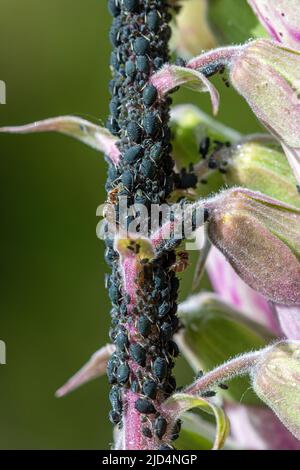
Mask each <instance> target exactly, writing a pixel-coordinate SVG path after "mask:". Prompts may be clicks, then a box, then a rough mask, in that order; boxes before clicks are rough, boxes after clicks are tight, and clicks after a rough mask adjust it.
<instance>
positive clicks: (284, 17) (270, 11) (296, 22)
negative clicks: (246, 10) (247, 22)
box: [248, 0, 300, 49]
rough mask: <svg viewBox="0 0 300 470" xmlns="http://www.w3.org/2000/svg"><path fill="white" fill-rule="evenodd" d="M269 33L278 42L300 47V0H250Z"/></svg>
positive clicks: (296, 47)
mask: <svg viewBox="0 0 300 470" xmlns="http://www.w3.org/2000/svg"><path fill="white" fill-rule="evenodd" d="M248 3H249V5H250V6H251V7H252V9H253V11H254V13H255V14H256V16H257V17H258V19H259V21H260V22H261V24H262V25H263V26H264V27H265V28H266V30H267V31H268V33H269V34H270V35H271V36H272V37H273V39H275V40H276V41H278V42H281V43H283V44H286V45H287V46H290V47H293V48H295V49H299V48H300V5H299V1H298V0H248Z"/></svg>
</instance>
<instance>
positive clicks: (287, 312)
mask: <svg viewBox="0 0 300 470" xmlns="http://www.w3.org/2000/svg"><path fill="white" fill-rule="evenodd" d="M274 308H275V311H276V313H277V316H278V321H279V324H280V327H281V330H282V332H283V333H284V334H285V336H286V337H287V338H289V339H296V340H300V305H295V306H293V307H285V306H284V305H275V306H274Z"/></svg>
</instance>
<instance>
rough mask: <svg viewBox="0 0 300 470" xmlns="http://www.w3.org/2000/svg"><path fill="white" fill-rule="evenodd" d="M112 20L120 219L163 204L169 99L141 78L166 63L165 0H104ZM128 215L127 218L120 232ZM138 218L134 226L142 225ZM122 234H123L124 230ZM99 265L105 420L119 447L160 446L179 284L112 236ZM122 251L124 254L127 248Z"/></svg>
mask: <svg viewBox="0 0 300 470" xmlns="http://www.w3.org/2000/svg"><path fill="white" fill-rule="evenodd" d="M108 7H109V11H110V13H111V14H112V16H113V21H112V26H111V30H110V40H111V43H112V46H113V51H112V53H111V68H112V74H113V78H112V80H111V81H110V85H109V88H110V93H111V101H110V113H111V114H110V117H109V119H108V121H107V128H108V129H109V130H110V132H111V133H112V134H114V135H115V136H117V137H118V138H119V143H118V147H119V149H120V152H121V158H120V163H119V165H118V166H115V165H113V164H111V163H110V166H109V171H108V179H107V183H106V190H107V192H108V201H109V202H110V203H112V204H113V205H114V209H115V211H116V214H117V215H118V214H119V212H120V201H121V199H120V198H121V197H123V198H127V205H128V206H129V207H130V206H131V205H133V204H141V205H143V206H144V207H146V208H147V209H149V208H150V206H151V204H163V203H166V201H167V198H168V196H169V195H170V193H171V191H172V190H173V188H174V173H173V165H174V163H173V160H172V158H171V156H170V153H171V150H172V147H171V144H170V129H169V127H168V121H169V106H170V104H171V99H170V98H169V97H166V98H159V97H158V93H157V90H156V88H155V87H154V86H153V85H151V84H149V76H150V74H152V73H153V72H155V71H157V70H158V69H160V68H161V67H162V65H163V64H164V63H166V62H167V61H168V59H169V50H168V41H169V39H170V35H171V30H170V27H169V24H168V23H169V22H170V19H171V14H172V13H173V12H174V11H172V6H171V5H170V2H168V1H166V0H109V1H108ZM132 220H133V216H132V215H129V216H128V217H127V220H126V223H125V225H126V226H127V227H128V226H129V224H130V223H131V222H132ZM145 222H146V223H147V222H148V220H147V221H143V223H145ZM127 227H126V228H127ZM106 245H107V248H106V261H107V263H108V264H109V266H110V267H111V269H112V274H111V275H110V276H109V277H108V282H107V287H108V291H109V296H110V299H111V301H112V309H111V317H112V326H111V330H110V337H111V340H112V341H113V342H114V344H115V346H116V352H115V353H114V354H113V356H112V357H111V359H110V361H109V364H108V368H107V370H108V378H109V382H110V383H111V385H112V389H111V392H110V401H111V404H112V410H111V412H110V419H111V421H112V423H113V424H115V425H117V426H118V427H119V429H120V439H119V444H117V447H118V448H120V449H168V448H172V447H171V444H170V442H171V441H172V439H175V438H176V437H177V435H178V432H179V426H180V424H179V422H178V423H177V425H176V426H175V428H174V425H172V428H171V429H170V427H171V426H169V423H168V419H167V417H166V416H163V414H162V413H161V412H160V405H161V403H162V401H164V400H165V399H166V398H167V397H168V396H169V395H170V394H171V393H172V392H173V391H174V390H175V389H176V381H175V378H174V377H173V375H172V369H173V366H174V357H176V356H177V355H178V348H177V345H176V344H175V343H174V342H173V341H172V337H173V335H174V333H175V332H176V331H177V330H178V323H179V322H178V319H177V316H176V310H177V302H176V299H177V291H178V287H179V281H178V279H177V277H176V275H175V272H174V271H173V270H172V269H170V268H171V266H172V265H173V264H174V262H175V259H176V255H175V252H174V250H173V249H172V243H170V246H169V248H170V249H169V251H167V252H166V253H165V254H162V255H161V256H159V257H158V258H156V259H155V260H154V261H153V262H144V263H140V262H139V261H138V260H137V253H136V251H135V250H134V249H132V251H130V246H128V248H129V249H128V253H129V255H127V256H126V257H122V256H120V252H118V250H117V249H116V241H115V239H114V237H113V236H108V237H107V238H106ZM131 248H132V247H131Z"/></svg>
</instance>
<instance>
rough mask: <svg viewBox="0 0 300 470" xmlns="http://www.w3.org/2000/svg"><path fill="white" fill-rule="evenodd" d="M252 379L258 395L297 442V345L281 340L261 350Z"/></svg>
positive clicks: (299, 360) (299, 399)
mask: <svg viewBox="0 0 300 470" xmlns="http://www.w3.org/2000/svg"><path fill="white" fill-rule="evenodd" d="M252 380H253V388H254V390H255V392H256V393H257V394H258V396H259V397H260V398H261V399H262V400H263V401H264V402H265V403H267V405H268V406H269V407H270V408H272V409H273V411H274V412H275V413H276V415H277V416H278V418H279V419H280V420H281V421H282V422H283V424H284V425H285V426H286V427H287V428H288V429H289V430H290V431H291V432H292V433H293V434H294V436H296V437H297V438H298V439H300V414H299V407H300V342H299V341H282V342H280V343H277V344H275V345H274V346H271V347H269V348H267V349H266V350H265V351H262V354H261V358H260V360H259V361H258V363H257V365H256V367H255V368H254V369H253V370H252Z"/></svg>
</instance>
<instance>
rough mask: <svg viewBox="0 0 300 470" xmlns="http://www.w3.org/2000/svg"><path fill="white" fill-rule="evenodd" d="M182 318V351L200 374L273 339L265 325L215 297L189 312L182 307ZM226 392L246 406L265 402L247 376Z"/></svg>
mask: <svg viewBox="0 0 300 470" xmlns="http://www.w3.org/2000/svg"><path fill="white" fill-rule="evenodd" d="M179 316H180V318H181V320H182V322H183V324H184V326H185V328H184V330H183V332H182V337H181V340H182V342H183V344H182V347H181V349H182V352H183V354H184V355H185V356H186V357H187V359H188V360H189V362H190V363H191V364H192V365H193V368H194V369H195V371H196V372H197V371H198V370H199V369H204V370H206V371H208V370H211V369H213V368H215V367H216V366H218V365H219V364H222V363H223V362H226V361H227V360H228V359H229V358H231V357H233V356H236V355H238V354H241V353H246V352H248V351H252V350H256V349H260V348H262V347H264V346H265V345H266V344H267V343H268V342H269V341H270V340H271V339H272V336H271V335H270V333H269V332H268V331H267V330H265V329H264V328H263V327H262V326H261V325H258V324H257V323H256V322H253V321H252V320H250V319H248V318H246V317H245V316H243V315H242V314H241V313H239V312H238V311H236V310H234V309H233V308H232V307H230V306H229V305H228V304H226V303H224V302H222V301H221V300H219V299H218V297H217V296H215V295H213V294H208V295H203V296H202V300H201V302H200V300H199V308H198V309H193V310H192V311H189V312H188V311H186V310H185V311H183V309H182V308H181V307H180V305H179ZM222 393H224V395H225V396H226V398H227V399H231V400H236V401H240V400H242V402H243V403H245V404H258V403H261V402H260V400H258V398H257V397H256V395H255V394H254V393H253V392H252V391H251V390H250V389H249V380H248V378H247V377H238V378H235V379H233V380H232V381H231V382H230V386H229V389H228V390H227V391H224V392H223V391H222Z"/></svg>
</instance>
